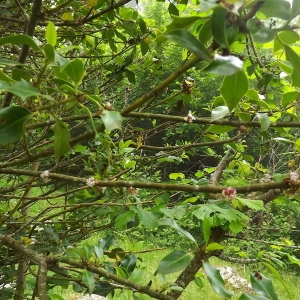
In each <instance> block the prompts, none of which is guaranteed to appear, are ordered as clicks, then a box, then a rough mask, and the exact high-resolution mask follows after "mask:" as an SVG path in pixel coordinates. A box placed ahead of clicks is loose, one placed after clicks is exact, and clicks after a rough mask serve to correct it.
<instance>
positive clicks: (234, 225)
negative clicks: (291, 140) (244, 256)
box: [229, 221, 244, 234]
mask: <svg viewBox="0 0 300 300" xmlns="http://www.w3.org/2000/svg"><path fill="white" fill-rule="evenodd" d="M243 228H244V224H243V223H242V222H238V221H231V222H230V224H229V229H230V230H231V231H232V232H233V233H234V234H237V233H239V232H241V231H242V230H243Z"/></svg>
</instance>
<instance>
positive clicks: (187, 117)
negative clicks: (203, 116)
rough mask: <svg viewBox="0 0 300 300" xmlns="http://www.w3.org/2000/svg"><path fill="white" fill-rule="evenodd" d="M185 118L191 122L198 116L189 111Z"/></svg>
mask: <svg viewBox="0 0 300 300" xmlns="http://www.w3.org/2000/svg"><path fill="white" fill-rule="evenodd" d="M184 120H185V121H187V122H189V123H192V122H193V121H194V120H196V118H195V117H194V116H193V115H192V113H191V111H189V113H188V114H187V116H186V117H184Z"/></svg>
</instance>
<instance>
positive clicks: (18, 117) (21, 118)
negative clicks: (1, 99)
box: [0, 106, 32, 145]
mask: <svg viewBox="0 0 300 300" xmlns="http://www.w3.org/2000/svg"><path fill="white" fill-rule="evenodd" d="M31 116H32V114H31V112H30V111H29V110H28V109H27V108H25V107H22V106H9V107H6V108H3V109H1V110H0V144H1V145H3V144H8V143H14V142H17V141H18V140H20V138H21V137H22V136H23V135H24V133H25V128H24V125H25V122H26V121H27V120H28V119H29V118H30V117H31Z"/></svg>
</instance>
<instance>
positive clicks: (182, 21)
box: [167, 16, 202, 32]
mask: <svg viewBox="0 0 300 300" xmlns="http://www.w3.org/2000/svg"><path fill="white" fill-rule="evenodd" d="M200 19H202V17H199V16H184V17H178V16H172V23H171V24H169V25H168V26H167V32H168V31H171V30H174V29H189V28H190V27H191V26H192V25H193V24H195V23H196V22H197V21H198V20H200Z"/></svg>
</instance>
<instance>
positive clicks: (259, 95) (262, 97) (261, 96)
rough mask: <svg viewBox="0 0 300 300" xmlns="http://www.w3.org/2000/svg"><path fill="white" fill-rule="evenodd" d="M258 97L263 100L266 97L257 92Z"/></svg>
mask: <svg viewBox="0 0 300 300" xmlns="http://www.w3.org/2000/svg"><path fill="white" fill-rule="evenodd" d="M258 98H259V100H265V99H266V97H265V95H261V94H258Z"/></svg>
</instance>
